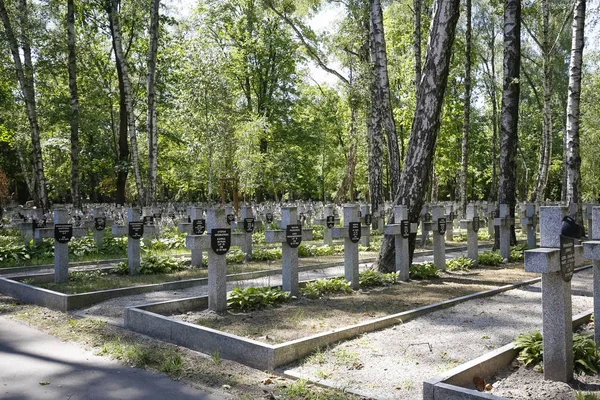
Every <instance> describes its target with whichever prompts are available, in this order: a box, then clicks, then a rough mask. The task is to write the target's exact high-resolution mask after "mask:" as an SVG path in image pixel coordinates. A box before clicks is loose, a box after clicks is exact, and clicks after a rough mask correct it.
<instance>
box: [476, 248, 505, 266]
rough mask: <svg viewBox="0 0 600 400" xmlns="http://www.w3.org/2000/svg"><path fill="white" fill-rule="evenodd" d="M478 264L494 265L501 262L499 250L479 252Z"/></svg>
mask: <svg viewBox="0 0 600 400" xmlns="http://www.w3.org/2000/svg"><path fill="white" fill-rule="evenodd" d="M479 264H482V265H491V266H496V265H500V264H502V256H501V255H500V252H499V251H491V250H490V251H484V252H483V253H481V254H479Z"/></svg>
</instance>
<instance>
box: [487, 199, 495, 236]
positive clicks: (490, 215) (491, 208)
mask: <svg viewBox="0 0 600 400" xmlns="http://www.w3.org/2000/svg"><path fill="white" fill-rule="evenodd" d="M495 217H496V205H495V204H494V202H491V203H488V205H487V221H488V226H487V228H488V234H489V235H490V236H491V237H494V219H495Z"/></svg>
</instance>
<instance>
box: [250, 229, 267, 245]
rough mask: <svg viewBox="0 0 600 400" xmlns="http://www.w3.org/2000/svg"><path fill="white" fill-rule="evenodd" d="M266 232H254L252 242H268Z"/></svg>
mask: <svg viewBox="0 0 600 400" xmlns="http://www.w3.org/2000/svg"><path fill="white" fill-rule="evenodd" d="M266 243H267V242H266V241H265V233H264V232H254V233H253V234H252V244H266Z"/></svg>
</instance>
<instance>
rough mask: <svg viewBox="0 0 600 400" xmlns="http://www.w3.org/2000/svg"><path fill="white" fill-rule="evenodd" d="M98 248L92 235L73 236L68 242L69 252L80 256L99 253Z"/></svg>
mask: <svg viewBox="0 0 600 400" xmlns="http://www.w3.org/2000/svg"><path fill="white" fill-rule="evenodd" d="M99 252H100V249H98V247H97V246H96V242H95V241H94V238H93V237H92V236H82V237H78V238H73V239H71V241H70V242H69V254H72V255H74V256H78V257H82V256H87V255H91V254H99Z"/></svg>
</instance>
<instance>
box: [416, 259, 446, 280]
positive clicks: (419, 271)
mask: <svg viewBox="0 0 600 400" xmlns="http://www.w3.org/2000/svg"><path fill="white" fill-rule="evenodd" d="M438 274H439V271H438V269H437V267H436V266H435V264H434V263H432V262H425V263H423V264H413V265H411V266H410V269H409V277H410V279H431V278H435V277H437V276H438Z"/></svg>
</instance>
